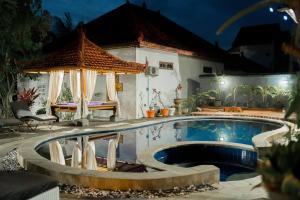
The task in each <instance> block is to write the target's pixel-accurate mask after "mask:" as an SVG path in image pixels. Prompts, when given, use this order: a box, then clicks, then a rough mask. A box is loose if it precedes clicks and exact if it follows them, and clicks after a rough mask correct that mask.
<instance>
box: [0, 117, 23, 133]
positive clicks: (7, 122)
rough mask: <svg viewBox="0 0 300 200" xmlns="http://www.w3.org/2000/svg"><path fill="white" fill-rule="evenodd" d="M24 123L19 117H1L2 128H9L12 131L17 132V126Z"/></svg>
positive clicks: (0, 126) (0, 124)
mask: <svg viewBox="0 0 300 200" xmlns="http://www.w3.org/2000/svg"><path fill="white" fill-rule="evenodd" d="M21 125H23V122H21V121H20V120H18V119H14V118H8V119H0V129H8V130H10V131H11V132H15V131H16V130H15V128H16V127H17V128H20V126H21Z"/></svg>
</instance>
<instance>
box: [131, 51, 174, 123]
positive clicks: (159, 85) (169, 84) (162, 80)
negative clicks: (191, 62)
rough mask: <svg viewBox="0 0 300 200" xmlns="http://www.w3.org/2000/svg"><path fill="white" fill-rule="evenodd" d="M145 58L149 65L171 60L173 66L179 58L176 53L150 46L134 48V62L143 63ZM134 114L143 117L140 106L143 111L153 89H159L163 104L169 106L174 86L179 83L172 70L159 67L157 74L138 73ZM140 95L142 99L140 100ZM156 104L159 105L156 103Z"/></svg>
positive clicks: (149, 101) (146, 107)
mask: <svg viewBox="0 0 300 200" xmlns="http://www.w3.org/2000/svg"><path fill="white" fill-rule="evenodd" d="M146 58H147V60H148V63H149V66H153V67H159V62H160V61H163V62H171V63H173V66H174V68H175V67H178V66H179V59H178V54H177V53H172V52H166V51H161V50H155V49H150V48H137V49H136V62H139V63H145V61H146ZM136 84H137V87H136V92H137V96H136V99H137V100H136V102H137V109H136V113H137V114H136V116H137V118H140V117H143V114H142V111H141V110H142V108H141V106H142V107H143V110H144V113H145V111H146V110H147V109H148V107H149V104H150V103H151V100H152V98H153V92H152V91H153V89H157V90H159V91H161V97H162V101H163V102H164V104H165V106H171V105H172V104H173V99H174V98H175V88H176V87H177V85H178V84H179V79H178V77H177V74H176V73H175V71H174V70H165V69H159V76H146V75H145V74H138V75H137V80H136ZM141 96H142V98H143V101H141ZM158 106H161V105H160V104H158Z"/></svg>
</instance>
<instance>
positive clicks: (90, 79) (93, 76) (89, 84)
mask: <svg viewBox="0 0 300 200" xmlns="http://www.w3.org/2000/svg"><path fill="white" fill-rule="evenodd" d="M85 72H86V97H85V98H84V99H83V113H82V118H86V117H87V116H88V114H89V110H88V104H89V102H90V101H91V100H92V98H93V95H94V91H95V86H96V80H97V71H94V70H86V71H85Z"/></svg>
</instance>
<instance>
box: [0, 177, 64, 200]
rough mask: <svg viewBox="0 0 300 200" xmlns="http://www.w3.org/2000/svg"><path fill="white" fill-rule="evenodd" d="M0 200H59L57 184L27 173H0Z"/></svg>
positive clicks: (50, 179) (51, 179)
mask: <svg viewBox="0 0 300 200" xmlns="http://www.w3.org/2000/svg"><path fill="white" fill-rule="evenodd" d="M0 190H1V192H0V199H5V200H15V199H30V200H59V188H58V182H57V181H56V180H54V179H53V178H50V177H48V176H45V175H40V174H35V173H29V172H18V171H12V172H4V171H1V172H0Z"/></svg>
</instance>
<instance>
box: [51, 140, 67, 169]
mask: <svg viewBox="0 0 300 200" xmlns="http://www.w3.org/2000/svg"><path fill="white" fill-rule="evenodd" d="M49 151H50V158H51V161H52V162H55V163H58V164H61V165H66V162H65V157H64V154H63V151H62V148H61V145H60V144H59V142H58V141H55V142H50V143H49Z"/></svg>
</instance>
